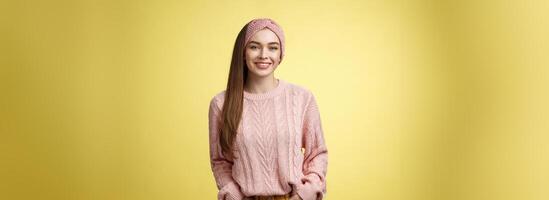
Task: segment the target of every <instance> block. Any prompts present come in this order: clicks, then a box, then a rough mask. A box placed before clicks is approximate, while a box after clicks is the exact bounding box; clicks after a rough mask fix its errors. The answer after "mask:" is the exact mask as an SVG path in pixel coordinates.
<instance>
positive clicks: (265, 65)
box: [255, 62, 271, 69]
mask: <svg viewBox="0 0 549 200" xmlns="http://www.w3.org/2000/svg"><path fill="white" fill-rule="evenodd" d="M255 65H256V66H257V68H259V69H267V68H269V66H271V63H268V62H256V63H255Z"/></svg>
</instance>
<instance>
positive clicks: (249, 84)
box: [244, 76, 278, 94]
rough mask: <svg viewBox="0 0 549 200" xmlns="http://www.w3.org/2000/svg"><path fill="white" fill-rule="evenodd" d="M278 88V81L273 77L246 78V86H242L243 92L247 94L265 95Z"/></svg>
mask: <svg viewBox="0 0 549 200" xmlns="http://www.w3.org/2000/svg"><path fill="white" fill-rule="evenodd" d="M277 86H278V79H276V78H275V77H274V76H268V77H261V78H254V77H251V76H248V78H247V80H246V85H245V86H244V91H246V92H248V93H254V94H259V93H265V92H268V91H271V90H273V89H274V88H276V87H277Z"/></svg>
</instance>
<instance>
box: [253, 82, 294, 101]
mask: <svg viewBox="0 0 549 200" xmlns="http://www.w3.org/2000/svg"><path fill="white" fill-rule="evenodd" d="M277 80H278V85H277V86H276V87H275V88H274V89H271V90H269V91H267V92H264V93H249V92H246V91H244V98H246V99H250V100H261V99H268V98H271V97H274V96H276V95H278V94H280V93H281V92H282V91H283V90H284V87H285V86H286V82H285V81H284V80H282V79H277Z"/></svg>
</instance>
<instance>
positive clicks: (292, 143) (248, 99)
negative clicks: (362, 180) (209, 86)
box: [209, 79, 328, 200]
mask: <svg viewBox="0 0 549 200" xmlns="http://www.w3.org/2000/svg"><path fill="white" fill-rule="evenodd" d="M224 98H225V91H223V92H221V93H219V94H217V95H215V96H214V97H213V98H212V100H211V102H210V109H209V141H210V161H211V167H212V171H213V175H214V177H215V181H216V184H217V188H218V189H219V192H218V199H219V200H241V199H243V198H245V197H249V196H269V195H283V194H287V193H290V192H297V194H298V195H299V196H300V197H301V198H302V199H303V200H317V199H322V198H323V196H324V195H325V194H326V179H325V177H326V171H327V165H328V151H327V148H326V145H325V143H324V136H323V132H322V127H321V123H320V114H319V111H318V107H317V104H316V101H315V98H314V96H313V94H312V93H311V92H310V91H309V90H307V89H304V88H302V87H300V86H297V85H294V84H291V83H288V82H285V81H283V80H280V79H279V84H278V85H277V87H276V88H274V89H272V90H270V91H268V92H266V93H261V94H254V93H248V92H244V105H243V113H242V120H241V122H240V126H239V129H238V131H237V132H238V133H237V137H236V140H235V146H234V152H235V153H234V154H235V159H227V158H226V157H224V156H223V155H222V154H221V147H220V145H219V136H218V133H219V129H220V124H219V122H220V119H221V110H222V108H223V102H224Z"/></svg>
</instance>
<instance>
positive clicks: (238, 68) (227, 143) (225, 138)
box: [219, 24, 248, 158]
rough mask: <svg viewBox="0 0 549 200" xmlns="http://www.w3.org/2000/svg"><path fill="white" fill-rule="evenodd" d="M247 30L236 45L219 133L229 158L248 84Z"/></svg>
mask: <svg viewBox="0 0 549 200" xmlns="http://www.w3.org/2000/svg"><path fill="white" fill-rule="evenodd" d="M247 29H248V25H247V24H246V25H245V26H244V27H243V28H242V30H240V33H238V36H237V37H236V41H235V43H234V48H233V56H232V60H231V68H230V70H229V79H228V81H227V89H226V90H225V102H224V103H223V111H222V113H221V117H222V120H221V122H222V125H221V130H220V131H219V143H220V146H221V150H222V152H223V154H224V155H225V156H227V157H229V158H232V157H233V151H232V150H233V144H234V141H235V138H236V134H237V130H238V126H239V124H240V120H241V118H242V108H243V104H244V102H243V101H244V84H246V78H247V77H248V67H247V66H246V61H245V60H244V50H245V48H246V44H244V43H245V36H246V30H247Z"/></svg>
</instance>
